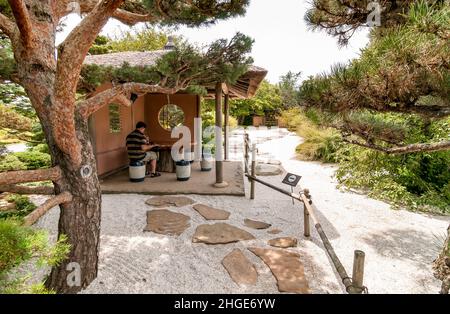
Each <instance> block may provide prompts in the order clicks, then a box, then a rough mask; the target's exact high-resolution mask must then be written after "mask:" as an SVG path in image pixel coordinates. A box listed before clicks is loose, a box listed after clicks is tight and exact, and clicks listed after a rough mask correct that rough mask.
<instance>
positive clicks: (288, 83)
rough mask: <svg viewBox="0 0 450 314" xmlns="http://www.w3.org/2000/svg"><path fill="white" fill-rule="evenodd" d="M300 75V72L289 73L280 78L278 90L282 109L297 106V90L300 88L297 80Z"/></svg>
mask: <svg viewBox="0 0 450 314" xmlns="http://www.w3.org/2000/svg"><path fill="white" fill-rule="evenodd" d="M301 75H302V73H301V72H298V73H294V72H291V71H289V72H288V73H286V74H285V75H282V76H281V77H280V82H279V83H278V88H279V89H280V93H281V98H282V100H283V108H284V109H289V108H293V107H295V106H298V103H299V99H298V96H299V95H298V90H299V87H300V84H299V80H300V77H301Z"/></svg>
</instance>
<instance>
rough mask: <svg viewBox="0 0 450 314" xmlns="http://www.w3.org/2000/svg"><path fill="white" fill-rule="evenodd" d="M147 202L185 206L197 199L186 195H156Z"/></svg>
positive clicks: (155, 205) (159, 204) (149, 203)
mask: <svg viewBox="0 0 450 314" xmlns="http://www.w3.org/2000/svg"><path fill="white" fill-rule="evenodd" d="M145 203H146V204H147V205H150V206H154V207H166V206H176V207H184V206H188V205H192V204H194V203H195V201H193V200H192V199H190V198H189V197H186V196H155V197H152V198H151V199H149V200H147V201H146V202H145Z"/></svg>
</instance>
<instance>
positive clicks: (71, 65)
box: [49, 0, 124, 165]
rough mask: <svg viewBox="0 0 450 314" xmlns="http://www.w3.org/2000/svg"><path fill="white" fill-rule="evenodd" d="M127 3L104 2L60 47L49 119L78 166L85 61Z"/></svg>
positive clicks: (63, 146)
mask: <svg viewBox="0 0 450 314" xmlns="http://www.w3.org/2000/svg"><path fill="white" fill-rule="evenodd" d="M123 2H124V0H102V1H100V2H99V3H98V4H97V5H96V6H95V7H94V8H93V10H92V11H91V12H90V13H89V14H88V15H87V16H86V17H85V18H84V19H83V21H81V22H80V24H79V25H78V26H77V27H75V29H73V30H72V32H71V33H70V34H69V35H68V36H67V38H66V39H65V40H64V42H63V43H62V44H61V45H59V47H58V63H57V69H56V79H55V82H56V83H55V86H54V90H55V96H54V103H53V108H50V116H49V119H50V121H51V125H52V128H53V133H54V137H55V141H56V144H57V145H58V147H59V148H60V149H61V150H62V151H63V152H64V153H65V154H67V155H69V156H71V159H72V162H73V163H74V164H75V165H80V164H81V150H82V147H81V144H80V142H79V141H78V139H77V136H76V130H75V113H74V110H75V101H74V96H75V92H76V87H77V85H78V81H79V78H80V72H81V68H82V66H83V61H84V59H85V57H86V55H87V53H88V51H89V48H90V47H91V45H92V43H93V42H94V40H95V38H96V37H97V35H98V33H99V32H100V31H101V29H102V28H103V26H104V25H105V24H106V23H107V21H108V20H109V18H110V17H111V16H112V14H113V13H114V12H115V11H116V9H117V8H118V7H119V6H120V5H121V4H122V3H123ZM62 112H64V114H61V113H62Z"/></svg>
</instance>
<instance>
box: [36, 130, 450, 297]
mask: <svg viewBox="0 0 450 314" xmlns="http://www.w3.org/2000/svg"><path fill="white" fill-rule="evenodd" d="M250 133H251V137H252V138H254V139H255V140H256V138H257V137H261V136H262V138H264V140H259V141H258V142H259V143H260V144H259V145H258V148H259V154H260V156H261V158H269V159H275V160H280V161H281V162H282V166H283V168H284V169H285V170H286V171H289V172H293V173H298V174H300V175H302V176H303V178H302V180H301V186H302V187H304V188H309V189H310V191H311V194H312V196H313V200H314V202H315V203H316V205H317V207H318V209H319V212H318V217H319V219H320V221H321V223H322V226H323V228H324V230H325V232H326V233H327V235H328V237H329V239H330V241H331V242H332V244H333V246H334V248H335V250H336V253H337V255H338V256H339V257H340V259H341V261H342V263H343V264H344V266H345V268H346V270H347V272H349V275H351V270H352V261H353V251H354V250H355V249H360V250H363V251H365V253H366V264H365V270H366V272H365V285H366V286H367V287H368V289H369V292H370V293H437V292H438V291H439V287H440V282H439V281H437V280H436V279H434V277H433V274H432V268H431V266H432V262H433V260H434V259H435V258H436V256H437V254H438V252H439V249H440V245H442V243H439V241H441V242H442V241H443V236H444V234H445V232H446V228H447V227H448V225H449V223H450V217H439V216H431V215H426V214H420V213H412V212H409V211H405V210H394V209H391V208H390V206H389V205H388V204H386V203H384V202H381V201H377V200H373V199H371V198H369V197H367V196H363V195H359V194H355V193H350V192H341V191H339V190H338V189H337V188H336V182H335V180H334V179H333V174H334V171H335V167H333V166H329V165H322V164H319V163H313V162H302V161H298V160H295V156H294V151H295V147H296V145H298V144H299V143H300V141H301V139H300V138H299V137H297V136H295V135H294V134H288V133H286V132H278V131H276V130H275V131H273V130H272V131H270V130H268V131H265V130H262V131H250ZM261 134H262V135H261ZM280 134H281V135H282V136H280ZM236 138H240V136H239V137H236ZM236 138H235V139H236ZM271 139H272V140H271ZM238 155H239V154H238ZM282 178H283V175H280V176H274V177H265V178H264V179H265V180H267V181H269V182H272V183H273V184H276V185H280V184H281V183H280V182H281V180H282ZM245 181H246V190H247V193H248V182H247V180H245ZM187 184H189V183H187ZM189 197H191V198H192V199H194V200H195V201H196V202H197V203H202V204H205V205H209V206H212V207H216V208H221V209H224V210H227V211H229V212H231V216H230V218H229V220H228V221H227V223H230V224H232V225H234V226H237V227H239V228H242V229H244V230H247V231H248V232H250V233H252V234H253V235H254V236H255V237H256V238H257V240H254V241H246V242H240V243H236V244H228V245H214V246H208V245H205V244H193V243H192V242H191V239H192V235H193V234H194V231H195V228H196V227H197V226H198V225H201V224H206V223H210V224H212V223H214V222H207V221H206V220H205V219H204V218H203V217H202V216H200V214H198V213H197V212H196V211H195V210H194V209H193V208H192V206H186V207H182V208H174V207H171V208H169V210H171V211H175V212H179V213H183V214H185V215H188V216H190V217H191V226H190V228H189V229H187V230H186V231H185V232H184V233H183V234H182V235H181V236H180V237H172V236H163V235H158V234H154V233H144V232H143V229H144V227H145V222H146V212H147V211H148V210H151V209H152V208H151V207H150V206H148V205H146V204H145V201H146V200H147V199H148V198H149V196H143V195H129V194H127V195H104V196H103V198H102V201H103V205H102V208H103V209H102V227H101V243H100V264H99V274H98V278H97V279H96V280H95V281H94V282H93V283H92V284H91V285H90V286H89V287H88V288H87V289H86V290H84V291H83V292H82V293H93V294H95V293H187V294H202V293H224V294H232V293H255V294H256V293H278V289H277V286H276V280H275V279H274V277H273V276H272V274H271V272H270V270H269V268H268V267H267V266H266V265H265V264H264V263H263V262H262V261H261V260H260V259H259V258H258V257H256V256H255V255H253V254H252V253H251V252H250V251H248V250H247V249H246V248H247V247H251V246H259V247H268V245H267V241H268V240H270V239H273V238H278V237H289V236H293V237H297V238H298V240H299V244H298V247H297V248H294V249H290V250H292V251H294V252H298V253H300V255H301V260H302V262H303V263H304V265H305V272H306V277H307V279H308V281H309V284H310V287H311V290H312V292H313V293H344V289H343V286H342V284H341V283H340V279H339V277H338V275H337V274H336V272H335V271H334V269H333V267H332V265H331V261H330V260H329V258H328V257H327V255H326V253H325V251H324V248H323V245H322V242H321V240H320V238H319V236H318V234H317V232H315V230H313V232H312V237H311V238H310V239H305V238H304V237H303V236H302V234H303V211H302V206H301V204H299V203H297V204H295V205H293V204H292V201H291V199H289V198H288V197H286V196H284V195H282V194H280V193H278V192H275V191H272V190H270V189H269V188H266V187H263V186H261V185H258V186H257V189H256V200H254V201H251V200H249V199H248V197H247V198H243V197H230V196H213V197H208V196H196V195H190V196H189ZM58 215H59V209H57V208H54V209H52V210H51V211H50V212H49V213H48V214H47V215H45V216H44V217H42V218H41V219H40V220H39V222H38V223H37V224H36V225H35V226H36V227H37V228H45V229H48V230H49V231H50V233H51V234H53V235H55V234H56V229H57V220H58ZM246 218H249V219H254V220H259V221H264V222H268V223H271V224H272V228H278V229H281V230H282V231H283V232H282V233H280V234H277V235H270V234H268V233H267V231H268V230H271V229H272V228H270V229H268V230H254V229H250V228H248V227H246V226H245V225H244V219H246ZM235 248H240V249H242V250H243V252H244V254H245V255H246V256H247V257H248V258H249V259H250V261H252V262H253V263H254V264H255V265H256V269H257V271H258V274H259V278H258V282H257V284H256V285H255V286H238V285H237V284H235V283H234V282H233V281H232V279H231V278H230V276H229V275H228V273H227V271H226V270H225V269H224V267H223V266H222V264H221V261H222V259H223V258H224V257H225V256H226V255H227V254H229V253H230V252H231V251H232V250H233V249H235Z"/></svg>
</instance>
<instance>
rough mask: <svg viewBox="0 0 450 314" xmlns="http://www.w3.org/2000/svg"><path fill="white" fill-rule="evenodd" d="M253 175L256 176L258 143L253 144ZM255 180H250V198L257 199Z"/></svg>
mask: <svg viewBox="0 0 450 314" xmlns="http://www.w3.org/2000/svg"><path fill="white" fill-rule="evenodd" d="M252 177H254V178H255V177H256V144H253V145H252ZM255 184H256V182H255V180H250V199H252V200H254V199H255Z"/></svg>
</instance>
